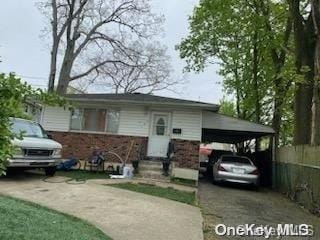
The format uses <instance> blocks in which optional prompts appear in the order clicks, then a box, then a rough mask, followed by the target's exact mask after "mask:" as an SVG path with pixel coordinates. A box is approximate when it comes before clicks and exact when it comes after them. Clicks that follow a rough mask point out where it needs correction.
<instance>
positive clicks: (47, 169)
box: [44, 167, 57, 177]
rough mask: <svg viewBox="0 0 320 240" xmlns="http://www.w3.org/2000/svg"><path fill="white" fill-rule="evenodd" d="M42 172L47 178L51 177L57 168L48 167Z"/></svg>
mask: <svg viewBox="0 0 320 240" xmlns="http://www.w3.org/2000/svg"><path fill="white" fill-rule="evenodd" d="M44 171H45V173H46V176H48V177H53V176H54V174H55V173H56V171H57V168H56V167H48V168H45V169H44Z"/></svg>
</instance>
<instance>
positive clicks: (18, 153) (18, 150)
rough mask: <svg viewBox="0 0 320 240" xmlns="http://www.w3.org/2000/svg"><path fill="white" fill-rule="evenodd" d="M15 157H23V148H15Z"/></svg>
mask: <svg viewBox="0 0 320 240" xmlns="http://www.w3.org/2000/svg"><path fill="white" fill-rule="evenodd" d="M13 155H15V156H23V155H24V152H23V150H22V148H21V147H15V148H14V150H13Z"/></svg>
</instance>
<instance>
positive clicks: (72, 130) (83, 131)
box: [69, 107, 121, 135]
mask: <svg viewBox="0 0 320 240" xmlns="http://www.w3.org/2000/svg"><path fill="white" fill-rule="evenodd" d="M75 109H78V110H81V111H82V114H81V117H80V122H81V123H82V121H83V113H84V109H94V110H105V111H106V117H105V126H104V131H90V130H83V129H82V124H81V125H80V127H81V129H71V125H72V114H73V113H72V112H71V114H70V124H69V131H70V132H80V133H97V134H114V135H117V134H119V126H120V112H121V111H120V109H117V108H103V107H81V108H75ZM108 111H117V112H118V113H119V126H118V130H117V132H108V131H107V130H108Z"/></svg>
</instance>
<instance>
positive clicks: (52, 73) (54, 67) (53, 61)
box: [48, 40, 58, 92]
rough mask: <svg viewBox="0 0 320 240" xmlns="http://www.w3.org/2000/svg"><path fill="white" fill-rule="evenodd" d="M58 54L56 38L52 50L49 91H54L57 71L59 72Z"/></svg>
mask: <svg viewBox="0 0 320 240" xmlns="http://www.w3.org/2000/svg"><path fill="white" fill-rule="evenodd" d="M57 55H58V44H57V42H56V41H55V40H53V44H52V50H51V60H50V72H49V82H48V92H53V91H54V82H55V79H56V72H57Z"/></svg>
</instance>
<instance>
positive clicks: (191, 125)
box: [172, 110, 202, 141]
mask: <svg viewBox="0 0 320 240" xmlns="http://www.w3.org/2000/svg"><path fill="white" fill-rule="evenodd" d="M172 128H180V129H181V130H182V133H181V134H173V133H172V138H176V139H185V140H198V141H201V131H202V112H201V111H190V110H189V111H188V110H179V111H173V115H172Z"/></svg>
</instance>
